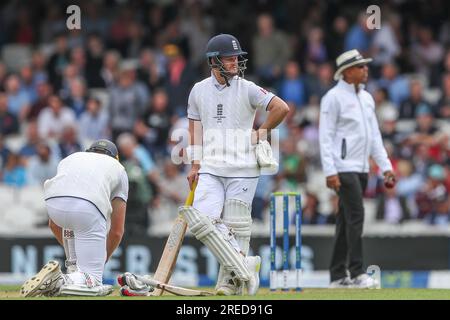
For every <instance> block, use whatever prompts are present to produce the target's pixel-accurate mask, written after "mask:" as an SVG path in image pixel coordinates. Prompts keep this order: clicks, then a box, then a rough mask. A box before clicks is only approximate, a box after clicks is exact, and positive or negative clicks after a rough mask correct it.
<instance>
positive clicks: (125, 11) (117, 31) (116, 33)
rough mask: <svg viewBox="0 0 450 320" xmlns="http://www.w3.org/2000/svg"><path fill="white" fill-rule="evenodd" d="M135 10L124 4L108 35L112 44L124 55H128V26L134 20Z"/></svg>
mask: <svg viewBox="0 0 450 320" xmlns="http://www.w3.org/2000/svg"><path fill="white" fill-rule="evenodd" d="M133 18H134V12H133V9H131V8H130V7H128V6H122V7H121V9H120V10H119V12H118V15H117V16H116V17H115V19H114V20H113V21H112V22H111V25H110V28H109V31H108V36H109V44H110V46H111V47H112V48H113V49H115V50H118V51H119V52H120V54H121V55H122V56H124V57H125V56H126V41H127V36H128V27H129V25H130V24H131V23H132V22H133Z"/></svg>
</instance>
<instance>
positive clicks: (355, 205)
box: [330, 172, 368, 281]
mask: <svg viewBox="0 0 450 320" xmlns="http://www.w3.org/2000/svg"><path fill="white" fill-rule="evenodd" d="M367 178H368V175H367V173H357V172H341V173H339V179H340V181H341V187H340V190H339V193H338V195H339V212H338V215H337V216H336V235H335V238H334V247H333V255H332V258H331V265H330V280H331V281H335V280H338V279H341V278H344V277H346V276H347V272H346V270H348V271H350V277H351V278H354V277H356V276H359V275H360V274H362V273H365V272H364V271H363V257H362V232H363V223H364V206H363V193H364V190H365V189H366V186H367Z"/></svg>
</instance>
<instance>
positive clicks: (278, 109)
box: [259, 97, 289, 139]
mask: <svg viewBox="0 0 450 320" xmlns="http://www.w3.org/2000/svg"><path fill="white" fill-rule="evenodd" d="M268 110H269V114H268V116H267V119H266V121H264V123H263V124H262V125H261V126H260V127H259V131H260V134H261V133H263V132H262V131H266V132H267V133H268V132H269V131H270V130H271V129H274V128H276V127H277V126H278V125H279V124H280V123H281V122H282V121H283V120H284V118H285V117H286V116H287V114H288V113H289V106H288V105H287V104H286V103H285V102H284V101H283V100H281V99H280V98H278V97H275V98H274V99H273V100H272V102H271V103H270V104H269V106H268ZM260 137H261V135H260ZM261 139H264V137H261Z"/></svg>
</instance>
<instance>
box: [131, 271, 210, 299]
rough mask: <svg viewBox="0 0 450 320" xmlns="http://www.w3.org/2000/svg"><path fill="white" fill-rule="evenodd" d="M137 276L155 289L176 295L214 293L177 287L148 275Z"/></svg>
mask: <svg viewBox="0 0 450 320" xmlns="http://www.w3.org/2000/svg"><path fill="white" fill-rule="evenodd" d="M135 277H136V279H138V280H139V281H141V282H143V283H145V284H148V285H149V286H152V287H154V288H155V290H160V291H163V290H164V291H167V292H169V293H171V294H174V295H176V296H190V297H195V296H200V297H202V296H213V295H214V293H212V292H209V291H202V290H195V289H189V288H183V287H177V286H173V285H170V284H167V283H162V282H159V281H156V280H155V279H152V278H150V277H147V276H139V275H135ZM153 292H154V291H153ZM148 295H149V296H151V295H152V292H150V293H149V294H148Z"/></svg>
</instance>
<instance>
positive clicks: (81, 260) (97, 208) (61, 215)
mask: <svg viewBox="0 0 450 320" xmlns="http://www.w3.org/2000/svg"><path fill="white" fill-rule="evenodd" d="M118 160H119V156H118V151H117V148H116V146H115V145H114V143H112V142H111V141H108V140H104V139H102V140H98V141H95V142H94V143H93V144H92V145H91V146H90V148H89V149H88V150H86V152H76V153H73V154H71V155H70V156H68V157H66V158H64V159H63V160H61V162H60V163H59V165H58V170H57V174H56V176H55V177H53V178H52V179H49V180H47V181H46V182H45V184H44V194H45V204H46V207H47V212H48V215H49V226H50V229H51V230H52V232H53V233H54V235H55V237H56V239H57V240H58V242H59V243H60V244H61V245H63V246H64V249H65V251H66V255H67V256H68V257H69V256H70V257H76V264H75V266H72V267H75V268H73V270H72V272H69V273H68V274H63V273H62V272H61V269H60V266H59V263H58V262H57V261H49V262H48V263H47V264H46V265H45V266H44V267H43V268H42V269H41V271H40V272H39V273H38V274H36V275H35V276H33V277H32V278H31V279H29V280H27V281H26V282H25V283H24V285H23V286H22V288H21V291H20V294H21V295H22V296H23V297H36V296H41V295H43V296H60V295H67V296H105V295H108V294H110V293H111V292H112V291H113V288H112V286H109V285H103V284H102V276H103V270H104V267H105V263H106V261H108V259H109V258H110V257H111V255H112V253H113V252H114V250H115V249H116V248H117V246H118V245H119V243H120V241H121V239H122V236H123V232H124V226H125V212H126V201H127V198H128V177H127V174H126V172H125V169H124V167H123V166H122V165H121V164H120V163H119V161H118ZM108 222H110V229H109V232H108ZM63 229H64V231H66V230H71V231H73V238H74V239H73V241H74V243H73V244H72V245H70V246H67V245H66V239H63ZM64 237H65V236H64ZM73 250H74V252H71V251H73Z"/></svg>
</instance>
